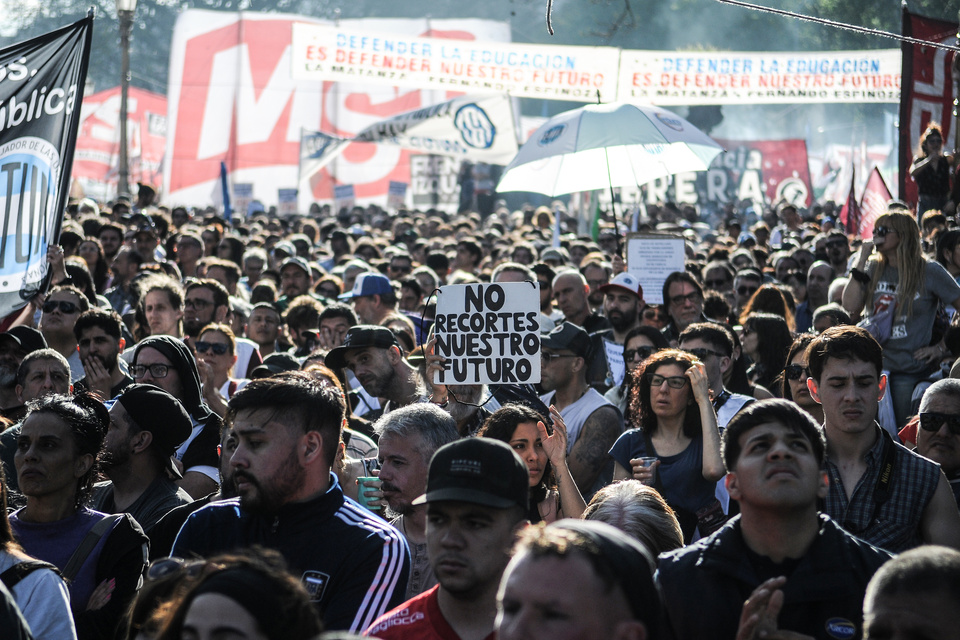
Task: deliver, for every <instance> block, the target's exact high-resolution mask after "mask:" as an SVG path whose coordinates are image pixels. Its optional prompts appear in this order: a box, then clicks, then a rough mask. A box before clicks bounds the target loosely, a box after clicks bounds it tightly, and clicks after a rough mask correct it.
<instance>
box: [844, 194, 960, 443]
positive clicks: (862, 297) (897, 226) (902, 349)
mask: <svg viewBox="0 0 960 640" xmlns="http://www.w3.org/2000/svg"><path fill="white" fill-rule="evenodd" d="M874 247H876V250H877V253H878V254H879V255H878V256H877V257H875V258H873V259H871V254H872V253H873V249H874ZM941 303H942V304H943V305H944V306H952V307H953V308H954V309H957V308H960V285H958V284H957V281H956V280H955V279H954V278H953V277H952V276H951V275H950V274H949V273H948V272H947V271H946V270H945V269H944V268H943V266H942V265H940V264H939V263H937V262H934V261H932V260H925V259H924V257H923V254H922V253H921V251H920V227H919V226H917V221H916V220H915V219H914V217H913V215H912V214H911V213H910V212H908V211H888V212H887V213H885V214H883V215H881V216H878V217H877V220H876V222H875V223H874V227H873V242H870V241H869V240H868V241H866V242H864V243H863V246H862V247H861V249H860V253H859V256H858V258H857V261H856V266H855V267H854V268H853V269H851V270H850V281H849V282H847V284H846V286H844V288H843V307H844V308H845V309H846V310H847V311H848V312H849V313H850V317H851V318H854V319H857V318H859V317H860V315H861V312H862V313H864V316H865V318H866V319H867V320H868V321H871V322H869V324H871V325H872V326H873V327H874V328H875V329H874V330H875V331H876V333H875V335H874V337H877V335H879V338H878V340H879V341H880V342H881V346H882V347H883V368H884V369H885V370H886V371H889V372H890V376H889V380H888V388H887V392H888V393H890V394H891V395H892V398H891V400H892V401H893V411H894V414H895V416H896V422H897V425H896V426H897V428H898V429H901V428H903V427H904V425H906V423H907V420H908V419H909V418H910V415H911V414H912V413H913V410H912V405H913V390H914V387H916V385H917V383H919V382H921V381H923V380H926V379H927V378H928V377H929V376H930V375H931V374H932V373H934V372H935V371H936V370H937V367H938V366H939V363H940V359H941V358H943V357H944V356H945V355H947V353H948V350H947V348H946V346H945V345H944V342H943V337H942V336H941V337H940V338H939V340H937V341H936V342H934V341H933V325H934V321H935V320H936V317H937V310H938V308H939V305H940V304H941ZM865 307H866V309H865ZM884 317H886V321H885V322H884V321H882V318H884ZM880 325H884V326H885V328H886V330H884V331H881V330H878V329H877V328H878V327H880ZM931 342H934V343H933V344H931Z"/></svg>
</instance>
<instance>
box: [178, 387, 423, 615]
mask: <svg viewBox="0 0 960 640" xmlns="http://www.w3.org/2000/svg"><path fill="white" fill-rule="evenodd" d="M344 418H345V402H344V398H343V394H342V393H341V392H340V390H339V389H337V388H336V387H332V386H330V385H328V384H326V383H324V382H321V381H318V380H316V379H314V378H313V377H311V376H310V375H309V374H306V373H301V372H290V373H282V374H279V375H277V376H273V377H270V378H261V379H259V380H254V381H252V382H250V384H248V385H247V386H246V387H244V388H243V389H242V390H240V391H238V392H237V394H236V395H235V396H233V398H231V399H230V404H229V411H228V413H227V422H228V424H230V425H231V426H232V428H233V429H234V431H235V433H236V437H237V449H236V451H235V452H234V453H233V455H232V456H231V458H230V464H231V466H232V467H233V469H234V481H235V482H236V487H237V491H238V494H239V496H240V497H239V498H238V499H233V500H226V501H222V502H216V503H212V504H209V505H207V506H206V507H204V508H203V509H200V510H199V511H197V512H196V513H194V514H192V515H191V516H190V517H188V518H187V521H186V523H185V524H184V525H183V528H182V529H181V530H180V533H179V534H178V535H177V539H176V541H175V542H174V545H173V555H174V556H177V557H181V558H189V557H193V556H194V555H195V554H196V555H200V556H203V557H210V556H211V555H215V554H217V553H222V552H226V551H230V550H234V549H239V548H242V547H248V546H251V545H261V546H264V547H268V548H271V549H275V550H276V551H278V552H280V553H281V554H282V555H283V557H284V559H285V560H286V562H287V565H288V566H289V568H290V571H291V572H292V573H293V574H294V575H296V576H299V577H300V581H301V583H302V585H303V587H304V588H305V589H306V590H307V592H308V593H309V594H310V596H311V600H312V601H313V602H314V604H315V605H316V606H317V608H318V609H319V611H320V614H321V616H322V618H323V626H324V628H325V629H326V630H344V629H348V630H351V631H358V630H361V629H365V628H367V627H368V626H370V624H372V622H373V621H374V620H375V619H376V618H377V617H378V616H380V615H382V614H383V613H384V612H385V611H387V610H389V609H390V608H392V607H394V606H396V605H397V604H399V603H400V602H401V601H402V600H403V592H404V588H405V587H406V584H407V576H408V573H409V569H410V555H409V552H408V550H407V545H406V543H405V542H404V540H403V536H402V535H401V534H400V532H399V531H397V530H396V529H394V528H393V527H391V526H390V525H388V524H387V523H386V522H384V521H383V520H381V519H380V518H378V517H377V516H374V515H373V514H371V513H370V512H369V511H368V510H366V509H364V508H363V507H361V506H360V505H358V504H357V503H356V502H354V501H352V500H347V499H345V498H344V495H343V491H342V490H341V488H340V485H339V483H338V481H337V477H336V475H334V474H333V473H332V472H331V467H332V466H333V461H334V458H335V457H336V453H337V448H338V445H339V442H340V436H341V433H340V431H341V426H342V424H343V422H344Z"/></svg>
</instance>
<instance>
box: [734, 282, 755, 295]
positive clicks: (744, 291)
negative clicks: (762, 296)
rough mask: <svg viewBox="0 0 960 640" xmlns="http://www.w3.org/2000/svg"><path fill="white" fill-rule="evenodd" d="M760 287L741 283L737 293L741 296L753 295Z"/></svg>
mask: <svg viewBox="0 0 960 640" xmlns="http://www.w3.org/2000/svg"><path fill="white" fill-rule="evenodd" d="M759 288H760V287H748V286H745V285H741V286H739V287H737V293H738V294H740V295H741V296H752V295H753V294H755V293H756V292H757V289H759Z"/></svg>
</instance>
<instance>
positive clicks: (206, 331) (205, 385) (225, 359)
mask: <svg viewBox="0 0 960 640" xmlns="http://www.w3.org/2000/svg"><path fill="white" fill-rule="evenodd" d="M193 347H194V348H195V349H196V350H197V368H198V369H199V370H200V379H201V380H202V385H201V386H202V389H203V399H204V400H205V401H206V403H207V404H208V405H209V406H210V408H211V409H213V410H214V412H216V413H219V414H221V415H224V414H225V413H226V410H227V405H226V401H227V400H230V398H232V397H233V394H235V393H236V392H237V391H239V390H240V389H243V388H244V387H245V386H246V385H247V383H248V382H250V381H249V380H246V379H238V378H233V377H231V375H230V374H232V373H233V366H234V365H235V364H236V363H237V338H236V336H235V335H234V333H233V331H232V330H231V329H230V327H229V326H227V325H225V324H208V325H207V326H205V327H204V328H203V329H201V330H200V335H199V337H198V338H197V340H196V342H194V343H193Z"/></svg>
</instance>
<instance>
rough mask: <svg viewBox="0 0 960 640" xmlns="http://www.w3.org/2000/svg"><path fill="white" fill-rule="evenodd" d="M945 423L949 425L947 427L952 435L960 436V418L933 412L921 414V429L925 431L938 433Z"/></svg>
mask: <svg viewBox="0 0 960 640" xmlns="http://www.w3.org/2000/svg"><path fill="white" fill-rule="evenodd" d="M943 423H947V427H948V428H949V429H950V435H954V436H960V416H955V415H950V414H947V413H933V412H932V411H931V412H927V413H921V414H920V428H921V429H923V430H924V431H930V432H931V433H936V432H937V431H940V427H941V426H942V425H943Z"/></svg>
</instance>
